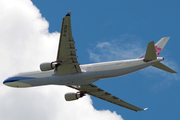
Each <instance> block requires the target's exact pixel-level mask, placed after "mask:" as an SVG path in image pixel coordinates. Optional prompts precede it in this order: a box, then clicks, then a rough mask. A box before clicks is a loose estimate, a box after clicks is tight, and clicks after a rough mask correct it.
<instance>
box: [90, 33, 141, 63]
mask: <svg viewBox="0 0 180 120" xmlns="http://www.w3.org/2000/svg"><path fill="white" fill-rule="evenodd" d="M134 39H135V41H132V40H134ZM139 41H140V40H139V38H138V37H137V36H135V35H128V34H125V35H121V36H120V37H119V38H118V39H114V40H111V41H109V42H100V43H98V44H97V45H96V46H95V48H94V49H91V50H88V51H89V54H90V59H91V60H93V61H94V62H102V61H114V60H122V59H131V58H137V57H138V56H140V55H141V54H143V52H144V49H143V48H142V47H141V42H139Z"/></svg>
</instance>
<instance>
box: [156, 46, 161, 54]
mask: <svg viewBox="0 0 180 120" xmlns="http://www.w3.org/2000/svg"><path fill="white" fill-rule="evenodd" d="M155 50H156V56H158V55H159V54H160V52H161V48H158V47H157V46H155Z"/></svg>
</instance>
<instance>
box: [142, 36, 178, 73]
mask: <svg viewBox="0 0 180 120" xmlns="http://www.w3.org/2000/svg"><path fill="white" fill-rule="evenodd" d="M169 38H170V37H164V38H161V40H159V41H158V42H157V43H156V44H155V45H154V41H151V42H149V43H148V46H147V49H146V53H145V54H144V55H142V56H141V57H139V58H144V62H149V61H151V60H156V59H157V56H158V55H159V54H160V52H161V51H162V49H163V48H164V46H165V45H166V43H167V41H168V40H169ZM152 66H153V67H156V68H159V69H161V70H164V71H167V72H170V73H177V72H176V71H174V70H172V69H171V68H169V67H167V66H166V65H164V64H162V63H160V62H157V63H155V64H154V65H152Z"/></svg>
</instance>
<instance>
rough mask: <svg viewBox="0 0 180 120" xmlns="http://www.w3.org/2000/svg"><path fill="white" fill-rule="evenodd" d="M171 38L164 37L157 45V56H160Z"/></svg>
mask: <svg viewBox="0 0 180 120" xmlns="http://www.w3.org/2000/svg"><path fill="white" fill-rule="evenodd" d="M169 38H170V37H163V38H161V39H160V40H159V41H158V42H157V43H156V44H155V50H156V56H158V55H159V54H160V52H161V51H162V49H163V48H164V46H165V45H166V43H167V42H168V40H169Z"/></svg>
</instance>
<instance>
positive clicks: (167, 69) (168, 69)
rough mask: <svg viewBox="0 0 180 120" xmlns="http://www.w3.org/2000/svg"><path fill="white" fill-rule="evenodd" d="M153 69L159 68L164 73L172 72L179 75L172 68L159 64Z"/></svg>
mask: <svg viewBox="0 0 180 120" xmlns="http://www.w3.org/2000/svg"><path fill="white" fill-rule="evenodd" d="M152 66H153V67H156V68H159V69H161V70H164V71H167V72H170V73H177V72H176V71H174V70H172V69H171V68H169V67H167V66H166V65H164V64H162V63H160V62H158V63H156V64H154V65H152Z"/></svg>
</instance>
